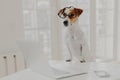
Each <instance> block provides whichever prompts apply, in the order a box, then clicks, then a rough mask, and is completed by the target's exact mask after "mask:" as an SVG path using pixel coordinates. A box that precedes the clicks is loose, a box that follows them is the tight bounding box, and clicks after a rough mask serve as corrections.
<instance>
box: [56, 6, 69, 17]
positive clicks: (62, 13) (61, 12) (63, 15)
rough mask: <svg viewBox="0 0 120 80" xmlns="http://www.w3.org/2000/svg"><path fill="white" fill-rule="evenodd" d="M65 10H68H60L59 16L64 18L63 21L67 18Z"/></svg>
mask: <svg viewBox="0 0 120 80" xmlns="http://www.w3.org/2000/svg"><path fill="white" fill-rule="evenodd" d="M65 9H66V8H63V9H61V10H59V12H58V16H59V17H60V18H63V19H64V18H66V16H67V15H66V14H65V13H64V11H65Z"/></svg>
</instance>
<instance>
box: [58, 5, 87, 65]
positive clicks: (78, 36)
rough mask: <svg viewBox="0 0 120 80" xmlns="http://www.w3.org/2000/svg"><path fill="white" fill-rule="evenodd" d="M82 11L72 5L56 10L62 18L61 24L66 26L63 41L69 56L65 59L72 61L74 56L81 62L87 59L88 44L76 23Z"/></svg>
mask: <svg viewBox="0 0 120 80" xmlns="http://www.w3.org/2000/svg"><path fill="white" fill-rule="evenodd" d="M82 13H83V10H82V9H79V8H74V7H71V6H70V7H65V8H63V9H61V10H60V11H59V12H58V16H59V17H60V18H62V19H64V21H63V24H64V26H65V27H66V28H67V30H66V31H65V35H66V36H65V38H66V39H65V42H66V45H67V48H68V50H69V53H70V55H71V58H70V59H69V60H66V61H68V62H69V61H72V60H73V56H75V57H76V58H77V59H79V61H80V62H81V63H83V62H86V61H87V57H86V55H87V54H88V51H89V49H88V45H87V42H86V40H85V38H84V33H83V31H82V30H81V29H80V27H79V24H78V18H79V16H80V15H81V14H82Z"/></svg>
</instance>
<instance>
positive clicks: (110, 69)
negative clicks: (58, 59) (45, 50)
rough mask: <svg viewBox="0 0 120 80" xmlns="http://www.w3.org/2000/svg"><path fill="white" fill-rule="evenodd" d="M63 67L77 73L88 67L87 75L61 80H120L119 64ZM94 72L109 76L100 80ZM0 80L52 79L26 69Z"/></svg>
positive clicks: (88, 64) (89, 64)
mask: <svg viewBox="0 0 120 80" xmlns="http://www.w3.org/2000/svg"><path fill="white" fill-rule="evenodd" d="M63 65H65V66H66V68H64V69H70V68H67V66H68V65H71V66H72V67H71V70H72V71H77V70H78V71H80V70H82V69H86V68H87V67H88V68H87V70H88V74H85V75H80V76H75V77H71V78H66V79H62V80H73V79H74V80H120V64H112V63H110V64H107V63H87V64H83V66H82V67H81V65H79V64H74V65H72V64H63ZM56 66H59V68H61V66H60V64H56ZM84 66H85V68H84ZM86 66H87V67H86ZM95 71H106V72H107V73H108V74H109V76H108V77H102V78H100V77H98V76H96V73H95ZM100 74H101V73H100ZM0 80H53V79H50V78H47V77H45V76H42V75H40V74H38V73H35V72H32V71H31V70H30V69H26V70H23V71H21V72H17V73H15V74H12V75H10V76H7V77H3V78H0Z"/></svg>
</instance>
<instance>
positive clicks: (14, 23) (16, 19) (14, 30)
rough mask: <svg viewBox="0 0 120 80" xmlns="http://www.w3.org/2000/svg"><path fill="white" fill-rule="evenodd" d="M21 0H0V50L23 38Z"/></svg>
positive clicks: (13, 44)
mask: <svg viewBox="0 0 120 80" xmlns="http://www.w3.org/2000/svg"><path fill="white" fill-rule="evenodd" d="M23 35H24V34H23V20H22V0H0V52H2V51H3V50H5V49H8V48H12V47H13V46H15V43H16V41H17V40H20V39H22V38H23Z"/></svg>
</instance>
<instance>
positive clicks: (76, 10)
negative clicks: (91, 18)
mask: <svg viewBox="0 0 120 80" xmlns="http://www.w3.org/2000/svg"><path fill="white" fill-rule="evenodd" d="M75 12H76V13H77V16H78V17H79V16H80V15H81V14H82V13H83V10H82V9H79V8H75Z"/></svg>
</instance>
